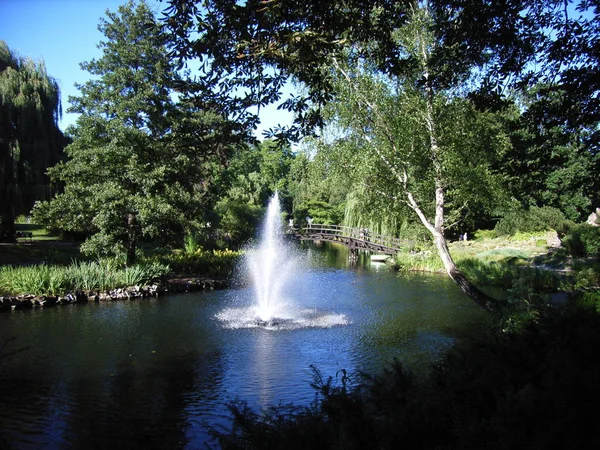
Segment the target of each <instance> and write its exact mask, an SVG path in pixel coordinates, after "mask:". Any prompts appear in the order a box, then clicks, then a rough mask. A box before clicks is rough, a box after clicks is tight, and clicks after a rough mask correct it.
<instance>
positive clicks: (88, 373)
mask: <svg viewBox="0 0 600 450" xmlns="http://www.w3.org/2000/svg"><path fill="white" fill-rule="evenodd" d="M302 251H303V252H306V253H307V254H308V255H309V256H310V259H311V261H312V262H311V266H310V267H309V268H307V269H306V270H305V271H304V272H303V273H301V274H300V275H299V276H297V277H295V279H294V280H292V282H291V285H290V287H289V292H290V295H292V296H293V297H294V301H295V302H296V303H297V304H299V305H300V306H301V307H302V308H307V309H314V310H316V311H319V312H320V313H323V312H325V313H331V314H333V315H336V316H337V315H339V316H343V317H345V319H346V322H344V323H346V324H345V325H342V324H340V323H341V322H340V323H337V324H336V323H333V326H329V327H315V328H299V329H277V328H275V329H265V328H261V327H257V328H232V327H227V326H225V324H224V323H223V322H222V321H220V320H219V319H218V318H217V317H218V316H219V314H220V313H221V312H222V311H223V310H226V309H227V308H231V307H235V306H236V305H239V304H243V303H244V302H246V301H247V299H248V298H250V297H251V296H252V288H251V287H250V286H240V287H237V288H233V289H228V290H224V291H212V292H204V293H197V294H184V295H174V296H169V297H162V298H158V299H153V300H144V301H131V302H124V301H122V302H114V303H100V304H94V303H90V304H88V305H72V306H68V307H56V308H52V309H47V310H31V311H18V312H13V313H12V314H3V315H0V345H2V343H6V344H5V346H4V348H2V350H0V430H2V435H1V437H0V448H1V447H3V446H9V447H11V448H45V449H49V448H50V449H51V448H61V449H63V448H101V447H115V448H116V447H123V448H132V447H136V448H138V447H151V448H156V447H159V448H170V449H176V448H198V447H199V446H202V445H203V444H204V443H205V442H207V441H208V439H209V434H208V430H209V428H210V427H211V426H221V425H223V424H226V423H227V419H226V414H227V410H226V407H225V403H226V402H227V401H228V400H229V399H235V398H237V399H243V400H246V401H247V402H248V403H249V404H250V405H251V406H253V407H255V408H261V407H265V406H267V405H274V404H278V403H280V402H281V403H289V402H293V403H295V404H308V403H309V402H310V401H311V400H313V399H314V391H313V390H312V388H311V387H310V385H309V384H310V382H311V381H312V371H311V368H310V367H311V365H314V366H316V367H317V368H318V369H319V370H320V371H321V372H322V373H323V374H324V375H327V376H329V375H332V376H334V377H335V376H336V373H338V372H339V371H340V369H346V370H347V371H348V372H350V373H351V374H352V373H355V374H356V373H358V372H360V371H365V372H369V373H373V372H377V371H379V370H381V369H382V368H383V367H384V366H385V365H386V364H388V363H390V362H391V361H393V359H394V358H398V359H400V360H401V361H403V362H404V363H405V364H407V365H408V366H409V367H411V368H412V369H413V370H415V371H423V370H426V368H427V367H429V366H430V365H431V364H432V363H433V362H435V361H436V360H438V359H439V358H440V357H441V355H442V354H443V352H444V350H445V349H447V348H448V346H450V345H452V344H453V343H454V342H456V341H457V340H459V339H463V338H466V337H468V336H473V335H477V334H479V333H481V332H482V330H483V329H485V328H486V327H487V326H489V317H488V316H487V314H486V313H485V312H484V311H482V310H480V309H479V308H478V307H477V306H476V305H475V304H474V302H472V301H471V300H469V299H468V298H467V297H466V296H464V295H463V294H462V293H461V292H460V290H459V289H458V288H457V287H456V286H455V285H454V284H453V283H452V282H451V281H450V280H448V279H447V278H446V277H443V276H437V275H425V274H412V275H402V274H398V273H395V272H393V271H389V270H388V269H387V268H386V267H385V266H383V265H374V264H371V263H370V262H369V261H364V260H361V261H359V262H358V263H357V264H356V265H351V264H349V263H348V257H347V250H346V249H345V248H343V247H338V246H328V247H327V248H322V249H318V248H315V247H313V246H309V247H305V248H304V249H303V250H302ZM9 339H10V340H9ZM20 349H22V351H18V352H17V353H15V354H13V355H12V356H8V357H7V356H6V355H7V354H9V353H11V352H14V351H17V350H20Z"/></svg>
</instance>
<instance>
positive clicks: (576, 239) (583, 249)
mask: <svg viewBox="0 0 600 450" xmlns="http://www.w3.org/2000/svg"><path fill="white" fill-rule="evenodd" d="M562 245H563V246H564V247H565V248H566V250H567V252H568V253H569V255H571V256H574V257H577V258H578V257H586V256H592V257H597V258H598V257H600V227H594V226H592V225H588V224H587V223H582V224H579V225H574V226H572V227H570V228H568V229H567V231H566V235H565V236H564V237H563V238H562Z"/></svg>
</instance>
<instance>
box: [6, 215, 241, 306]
mask: <svg viewBox="0 0 600 450" xmlns="http://www.w3.org/2000/svg"><path fill="white" fill-rule="evenodd" d="M15 226H16V229H17V231H23V232H29V233H31V234H32V237H31V238H29V237H27V238H19V239H18V242H17V243H3V244H0V295H12V296H18V295H35V296H41V295H51V296H55V295H64V294H66V293H69V292H83V293H90V292H101V291H107V290H111V289H117V288H125V287H129V286H143V285H149V284H153V283H156V282H158V281H160V280H165V279H167V278H169V277H178V276H194V277H201V278H204V279H206V278H213V279H225V278H227V277H228V276H229V274H230V273H231V272H232V271H233V268H234V266H235V264H236V262H237V260H238V259H239V257H240V255H241V253H240V252H234V251H230V250H224V251H220V250H215V251H208V250H202V249H199V248H194V249H188V251H185V250H168V249H167V250H164V249H155V248H153V247H152V246H149V245H148V246H145V250H144V251H143V252H142V253H141V254H140V255H139V256H140V258H139V264H137V265H135V266H133V267H124V265H123V264H122V262H119V261H117V260H116V259H110V258H108V259H102V260H96V261H90V260H87V259H86V258H85V256H84V255H82V254H81V253H80V251H79V246H78V244H77V243H74V242H68V241H60V240H58V239H57V238H56V237H53V236H51V235H49V234H48V232H47V231H46V230H45V229H44V228H42V227H40V226H38V225H35V224H28V223H17V224H16V225H15Z"/></svg>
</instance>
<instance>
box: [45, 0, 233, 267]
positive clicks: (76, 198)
mask: <svg viewBox="0 0 600 450" xmlns="http://www.w3.org/2000/svg"><path fill="white" fill-rule="evenodd" d="M99 29H100V31H101V32H102V33H103V34H104V36H105V37H106V38H107V40H106V41H105V42H101V43H100V45H99V47H100V48H101V49H102V51H103V54H102V57H101V58H100V59H98V60H92V61H90V62H86V63H83V64H82V67H83V68H84V69H86V70H87V71H88V72H90V74H92V75H94V78H93V79H92V80H90V81H88V82H87V83H85V84H84V85H82V86H79V88H80V90H81V95H80V96H79V97H76V98H72V99H70V101H71V104H72V106H71V108H70V111H73V112H77V113H79V114H80V116H79V118H78V120H77V123H76V125H75V127H74V128H73V129H72V130H71V132H72V134H73V143H72V144H71V145H69V146H68V147H67V149H66V153H67V155H68V161H66V162H64V163H62V164H59V165H58V166H56V167H54V168H53V169H52V170H51V175H52V177H53V178H54V179H55V180H56V181H60V182H62V183H64V193H62V194H60V195H58V196H57V197H56V198H54V199H53V200H52V201H51V202H50V203H44V204H39V205H38V206H37V209H36V212H37V214H38V216H39V217H42V218H44V220H45V221H46V223H48V224H50V225H51V226H52V227H53V228H55V229H59V230H61V231H63V232H73V233H83V234H84V235H86V236H87V240H86V241H85V242H84V243H83V245H82V250H83V251H84V252H86V253H89V254H93V255H104V254H106V255H114V254H117V255H126V261H127V264H128V265H130V264H133V263H134V262H135V259H136V249H137V247H138V244H139V241H140V239H160V240H162V241H164V242H173V240H176V239H180V238H181V237H182V236H183V234H184V230H185V228H186V227H187V226H188V224H189V223H192V222H193V221H194V220H196V219H198V218H201V217H202V214H203V213H204V212H205V210H206V209H207V208H209V207H210V205H211V204H212V203H213V201H214V192H213V191H214V190H213V180H214V179H215V177H216V176H217V174H218V173H219V171H220V170H221V166H222V161H223V160H224V159H225V158H227V156H228V153H229V151H230V148H231V146H230V144H231V143H232V142H234V141H236V140H237V137H236V136H235V133H232V132H231V129H232V127H231V126H230V124H229V122H228V121H227V120H225V119H224V118H223V116H222V115H221V114H219V113H218V112H215V111H213V110H211V109H208V108H202V107H198V106H197V105H196V103H195V102H194V99H193V98H191V97H186V96H185V95H184V94H185V92H180V94H179V96H177V95H175V91H174V89H175V87H177V88H179V89H180V88H181V86H182V85H183V82H184V80H182V78H181V76H180V74H179V72H178V71H177V68H176V66H175V64H174V63H173V62H172V60H171V58H170V57H169V51H168V49H167V46H166V41H165V39H164V37H163V35H162V34H161V32H160V31H161V27H160V25H159V24H158V23H157V22H156V20H155V18H154V15H153V13H152V11H151V10H150V9H149V7H148V6H147V4H146V3H144V2H139V3H135V2H133V1H130V2H128V3H127V4H126V5H123V6H121V7H119V10H118V13H115V12H107V18H106V19H103V20H102V21H101V24H100V26H99ZM228 136H229V141H228Z"/></svg>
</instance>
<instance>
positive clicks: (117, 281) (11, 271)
mask: <svg viewBox="0 0 600 450" xmlns="http://www.w3.org/2000/svg"><path fill="white" fill-rule="evenodd" d="M169 270H170V269H169V266H168V265H165V264H162V263H159V262H153V263H149V264H147V265H138V266H133V267H127V268H123V267H121V266H120V265H119V264H118V263H117V262H116V260H113V259H105V260H100V261H73V262H72V263H71V264H70V265H68V266H66V267H63V266H48V265H46V264H40V265H37V266H23V267H11V266H4V267H2V268H0V290H1V291H2V292H3V293H6V294H13V295H22V294H31V295H61V294H66V293H68V292H86V293H87V292H101V291H107V290H110V289H114V288H122V287H128V286H135V285H146V284H150V283H153V282H155V281H157V280H158V279H159V278H161V277H163V276H165V275H166V274H167V273H168V272H169Z"/></svg>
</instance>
